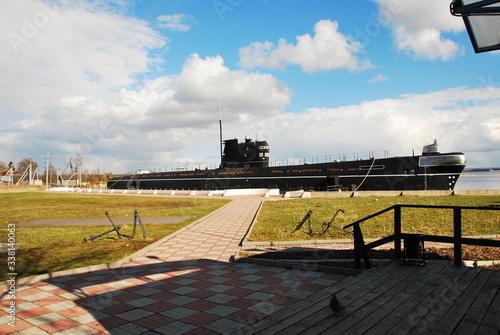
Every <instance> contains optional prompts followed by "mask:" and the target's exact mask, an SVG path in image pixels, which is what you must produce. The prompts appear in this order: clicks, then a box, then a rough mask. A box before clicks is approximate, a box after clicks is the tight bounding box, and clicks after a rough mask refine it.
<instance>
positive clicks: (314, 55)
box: [239, 20, 372, 72]
mask: <svg viewBox="0 0 500 335" xmlns="http://www.w3.org/2000/svg"><path fill="white" fill-rule="evenodd" d="M338 28H339V25H338V23H337V22H336V21H330V20H322V21H319V22H318V23H316V25H315V26H314V31H315V35H314V37H311V35H309V34H305V35H299V36H297V42H296V44H293V43H288V42H287V41H286V40H284V39H280V40H279V42H278V45H275V44H274V43H272V42H269V41H267V42H263V43H262V42H253V43H252V44H251V45H250V46H247V47H244V48H241V49H240V51H239V54H240V65H241V66H242V67H244V68H248V69H253V68H257V67H262V68H267V69H280V70H283V69H285V68H286V67H287V66H289V65H297V66H300V67H301V68H302V70H303V71H304V72H319V71H330V70H335V69H340V68H345V69H348V70H349V71H359V70H364V69H366V68H369V67H372V65H371V63H370V62H369V61H368V60H365V61H361V60H359V59H358V55H359V54H362V53H363V52H364V50H363V46H362V45H361V43H359V42H357V41H354V40H352V39H351V38H350V37H348V36H345V35H343V34H342V33H340V32H339V31H338Z"/></svg>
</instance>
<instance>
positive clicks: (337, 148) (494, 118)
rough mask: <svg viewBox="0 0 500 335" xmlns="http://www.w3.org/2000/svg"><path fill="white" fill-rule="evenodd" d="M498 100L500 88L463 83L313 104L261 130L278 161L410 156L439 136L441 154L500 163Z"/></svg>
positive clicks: (274, 119)
mask: <svg viewBox="0 0 500 335" xmlns="http://www.w3.org/2000/svg"><path fill="white" fill-rule="evenodd" d="M499 102H500V88H496V87H486V88H478V89H467V88H463V87H460V88H453V89H446V90H442V91H436V92H429V93H426V94H408V95H403V96H401V97H398V98H393V99H380V100H374V101H365V102H363V103H361V104H359V105H351V106H341V107H337V108H327V107H316V108H310V109H308V111H307V113H304V114H292V113H288V114H282V115H279V116H274V117H272V118H266V119H265V120H263V121H261V122H259V123H258V126H257V128H258V129H261V133H262V134H263V135H265V137H266V138H267V139H268V140H269V142H270V145H271V153H272V159H278V160H279V159H283V158H287V157H308V158H309V157H312V156H320V157H324V155H325V154H328V155H329V154H332V155H333V154H345V153H355V152H366V151H368V150H374V151H377V150H389V153H390V154H391V155H411V153H412V149H415V153H419V152H420V150H421V148H422V146H423V145H425V144H429V143H431V142H432V141H433V140H434V139H437V140H438V142H439V144H440V146H441V148H440V149H441V151H442V152H450V151H463V152H465V153H466V154H467V155H469V154H470V155H471V159H469V163H470V165H471V166H500V160H499V158H498V156H495V155H494V154H488V152H493V153H494V152H495V151H499V150H500V136H499V135H498V134H499V133H500V132H499V131H498V130H499V128H500V119H499V118H498V113H495V110H498V103H499ZM481 153H482V154H481ZM485 153H486V154H485ZM379 154H380V153H379ZM378 157H380V155H379V156H378ZM351 158H352V157H351ZM480 164H481V165H480ZM484 164H486V165H484Z"/></svg>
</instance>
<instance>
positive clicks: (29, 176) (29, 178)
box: [28, 154, 33, 185]
mask: <svg viewBox="0 0 500 335" xmlns="http://www.w3.org/2000/svg"><path fill="white" fill-rule="evenodd" d="M31 156H32V154H30V166H29V175H28V185H33V175H32V173H33V159H31Z"/></svg>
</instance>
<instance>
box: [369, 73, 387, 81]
mask: <svg viewBox="0 0 500 335" xmlns="http://www.w3.org/2000/svg"><path fill="white" fill-rule="evenodd" d="M386 80H387V77H386V76H384V75H382V74H380V73H379V74H377V75H376V76H375V77H373V78H372V79H370V80H368V83H378V82H381V81H386Z"/></svg>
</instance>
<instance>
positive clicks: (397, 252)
mask: <svg viewBox="0 0 500 335" xmlns="http://www.w3.org/2000/svg"><path fill="white" fill-rule="evenodd" d="M402 208H421V209H429V208H431V209H451V210H453V236H438V235H422V236H421V238H422V239H423V240H424V241H433V242H444V243H452V244H453V249H454V264H455V266H461V265H462V245H463V244H469V245H480V246H489V247H497V248H498V247H500V241H499V240H492V239H479V238H467V237H462V211H463V210H484V211H491V210H493V211H495V210H500V208H498V207H468V206H426V205H394V206H391V207H389V208H386V209H384V210H382V211H380V212H377V213H375V214H372V215H370V216H367V217H365V218H363V219H361V220H358V221H356V222H353V223H351V224H349V225H347V226H344V229H347V228H351V227H352V229H353V232H354V261H355V266H356V268H357V269H359V268H361V259H362V258H363V259H364V262H365V266H366V268H370V267H371V262H370V258H369V257H368V250H370V249H373V248H376V247H378V246H381V245H383V244H386V243H389V242H392V241H394V259H400V258H401V240H402V239H404V238H405V237H409V236H411V235H415V234H406V233H402V232H401V224H402V218H401V210H402ZM389 211H394V234H392V235H390V236H387V237H383V238H381V239H379V240H376V241H374V242H371V243H368V244H365V241H364V238H363V233H362V231H361V226H360V224H361V223H363V222H364V221H367V220H369V219H372V218H374V217H377V216H379V215H381V214H384V213H387V212H389ZM499 233H500V232H499Z"/></svg>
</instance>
